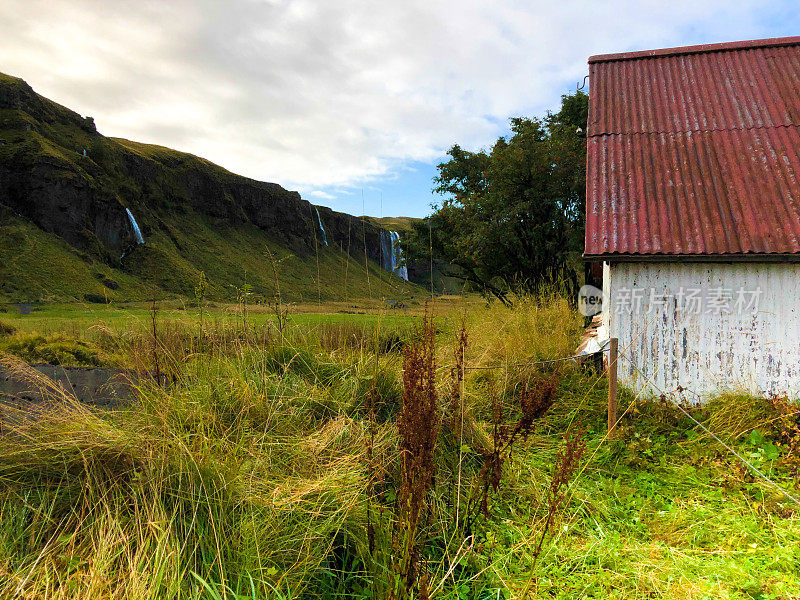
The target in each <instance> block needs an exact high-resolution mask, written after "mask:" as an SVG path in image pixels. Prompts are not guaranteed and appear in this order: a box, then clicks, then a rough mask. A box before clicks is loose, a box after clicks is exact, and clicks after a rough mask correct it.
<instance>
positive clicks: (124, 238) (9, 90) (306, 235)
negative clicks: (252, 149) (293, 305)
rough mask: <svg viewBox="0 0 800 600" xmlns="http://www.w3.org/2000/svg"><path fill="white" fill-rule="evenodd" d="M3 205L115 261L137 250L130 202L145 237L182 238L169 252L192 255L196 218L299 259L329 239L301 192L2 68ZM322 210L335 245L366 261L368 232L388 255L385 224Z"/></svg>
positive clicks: (371, 248) (372, 250) (373, 246)
mask: <svg viewBox="0 0 800 600" xmlns="http://www.w3.org/2000/svg"><path fill="white" fill-rule="evenodd" d="M0 208H2V209H4V210H6V211H8V210H10V211H12V212H13V213H14V214H16V215H18V216H19V217H22V218H24V219H27V220H29V221H30V222H31V223H33V224H34V225H35V226H37V227H39V228H41V229H42V230H43V231H45V232H47V233H49V234H53V235H55V236H58V238H60V239H62V240H64V241H65V242H66V243H67V244H69V245H70V246H72V247H73V248H74V249H76V250H77V251H78V252H79V253H81V255H82V256H85V257H87V258H88V260H90V261H92V260H97V261H100V262H102V263H104V264H106V265H108V266H110V267H114V268H119V267H120V265H121V263H120V261H121V257H122V256H123V254H126V255H127V254H128V253H131V252H133V251H135V250H136V240H135V237H134V231H133V228H132V226H131V224H130V222H129V219H128V216H127V213H126V208H128V209H130V211H131V212H132V214H133V215H135V218H136V220H137V222H138V224H139V226H140V228H141V230H142V233H143V234H144V237H145V239H148V240H150V239H155V240H157V239H165V240H167V241H166V242H165V243H167V244H171V246H174V247H171V248H170V249H169V251H167V250H165V251H164V253H162V254H165V255H167V254H169V255H170V260H173V261H178V260H179V259H181V260H187V261H191V260H192V259H193V257H192V256H188V255H187V254H186V252H187V248H188V247H189V246H191V245H192V240H190V239H189V238H191V237H192V236H193V235H195V233H196V232H193V231H192V226H191V225H190V226H189V230H188V231H187V226H186V224H187V223H198V224H200V223H202V224H203V226H209V227H211V228H214V227H217V226H220V225H222V226H233V227H236V226H248V227H254V228H257V229H258V230H260V231H261V232H263V234H264V235H265V239H268V240H269V241H270V242H275V243H277V244H279V245H280V246H281V247H284V248H286V249H287V251H289V252H291V253H293V254H295V255H297V256H300V257H303V256H308V255H309V254H311V253H314V252H315V251H317V250H319V246H321V245H322V242H321V236H320V231H319V225H318V222H317V217H316V213H315V211H314V206H312V205H311V204H310V203H309V202H307V201H305V200H303V199H302V198H301V197H300V195H299V194H298V193H297V192H292V191H288V190H286V189H284V188H282V187H281V186H280V185H277V184H275V183H265V182H260V181H255V180H252V179H248V178H246V177H240V176H238V175H235V174H233V173H230V172H229V171H226V170H225V169H223V168H221V167H219V166H217V165H214V164H212V163H210V162H208V161H206V160H204V159H202V158H198V157H196V156H192V155H190V154H186V153H182V152H177V151H175V150H171V149H168V148H163V147H160V146H153V145H148V144H141V143H137V142H132V141H129V140H123V139H117V138H108V137H105V136H103V135H101V134H100V133H98V131H97V129H96V128H95V124H94V121H93V120H92V119H91V118H88V117H87V118H84V117H81V116H80V115H78V114H77V113H75V112H73V111H71V110H69V109H67V108H65V107H63V106H61V105H59V104H56V103H55V102H52V101H50V100H48V99H46V98H43V97H41V96H39V95H38V94H36V93H35V92H34V91H33V90H32V89H31V87H30V86H29V85H28V84H26V83H25V82H24V81H22V80H21V79H17V78H14V77H9V76H6V75H2V74H0ZM319 214H320V218H321V219H322V222H323V226H324V227H325V229H326V233H327V238H328V242H329V245H330V247H337V248H339V249H341V250H343V251H344V252H347V251H348V248H349V255H350V256H351V257H353V260H357V259H360V260H361V261H362V264H363V257H364V241H365V240H366V250H367V255H368V256H369V258H371V259H372V260H374V261H379V260H380V242H379V237H380V229H379V228H378V227H376V226H375V225H374V224H373V223H371V222H368V221H367V222H362V220H360V219H358V218H356V217H353V216H351V215H346V214H343V213H338V212H335V211H332V210H330V209H328V208H324V207H319ZM178 223H181V225H180V226H179V225H177V224H178ZM198 227H200V226H199V225H198ZM198 231H199V229H198ZM348 232H349V235H348ZM197 235H199V233H198V234H197ZM315 236H316V238H317V245H316V246H315ZM195 237H196V236H195ZM195 241H196V240H195ZM173 250H175V251H176V252H177V254H178V255H180V256H179V257H177V258H176V257H174V256H172V254H171V253H172V251H173ZM341 250H340V251H341ZM140 252H144V250H142V251H140ZM126 260H127V259H126ZM122 268H125V267H124V264H123V267H122ZM174 291H181V290H174Z"/></svg>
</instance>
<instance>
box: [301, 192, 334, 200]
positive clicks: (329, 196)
mask: <svg viewBox="0 0 800 600" xmlns="http://www.w3.org/2000/svg"><path fill="white" fill-rule="evenodd" d="M303 196H305V197H307V198H318V199H320V200H332V199H333V198H335V197H336V196H334V195H333V194H329V193H328V192H323V191H322V190H311V191H310V192H303Z"/></svg>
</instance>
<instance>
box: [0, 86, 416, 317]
mask: <svg viewBox="0 0 800 600" xmlns="http://www.w3.org/2000/svg"><path fill="white" fill-rule="evenodd" d="M0 85H2V86H10V87H14V86H17V87H18V86H21V85H23V84H22V81H21V80H19V79H16V78H13V77H9V76H7V75H3V74H0ZM40 100H41V101H42V103H43V107H44V108H42V109H40V110H43V111H44V113H45V115H46V116H45V117H42V120H37V119H35V118H34V117H32V116H31V115H29V114H27V113H26V112H24V111H20V110H0V162H3V163H8V164H16V165H25V166H26V168H30V166H32V165H36V164H41V163H46V164H48V165H49V166H50V167H54V168H55V169H56V170H55V173H56V176H57V177H60V178H63V179H64V180H65V181H68V180H71V179H75V178H79V179H80V180H81V181H83V182H85V185H88V186H90V187H92V188H93V189H95V190H96V191H97V193H98V194H100V195H102V196H103V197H107V198H115V199H116V200H117V201H119V202H121V203H126V204H128V203H129V201H128V200H125V201H123V199H136V200H135V205H133V210H134V213H135V214H136V217H137V220H138V221H139V222H140V225H142V226H143V227H144V226H145V225H148V226H149V229H150V230H151V231H152V232H153V233H152V235H148V236H147V238H148V239H147V244H146V245H145V246H140V247H137V248H136V249H134V250H133V251H132V252H131V253H129V254H128V255H127V256H126V257H125V259H124V261H123V262H122V263H121V264H120V263H119V262H118V257H116V256H114V257H110V256H105V257H104V256H103V254H102V252H100V251H99V252H98V253H96V254H95V255H94V256H88V255H86V254H85V253H77V252H75V251H74V249H72V248H71V247H70V246H69V245H68V244H66V243H64V241H63V240H61V239H59V238H58V237H57V236H54V235H52V234H48V233H46V232H44V231H41V230H39V229H38V228H37V227H36V226H35V225H34V224H33V223H31V222H29V221H27V220H25V219H24V218H22V217H19V216H16V215H14V214H12V213H11V211H9V210H3V209H2V207H1V206H0V301H38V300H59V301H69V300H73V299H79V300H82V299H83V298H84V297H85V296H86V295H87V294H97V295H100V296H107V297H108V298H109V299H111V300H139V299H144V298H149V297H152V296H153V294H154V293H155V294H156V295H158V296H160V297H170V296H171V297H175V296H180V295H182V296H188V297H192V296H193V293H194V288H195V285H196V284H197V281H198V279H199V275H200V272H201V271H204V272H205V273H206V276H207V277H208V278H209V280H210V289H209V295H210V296H211V297H214V298H219V299H232V298H235V296H236V292H235V288H241V287H242V286H243V285H244V284H245V283H247V284H250V285H251V286H252V288H253V292H254V293H257V294H260V295H262V296H264V297H266V298H270V299H271V298H272V296H273V295H274V292H275V276H274V272H273V269H272V267H271V265H270V263H269V261H268V260H267V259H266V257H265V253H266V249H267V248H269V249H270V250H271V251H272V253H273V254H274V255H275V256H276V257H277V258H280V257H285V256H286V255H287V254H289V252H288V251H287V250H286V249H285V247H284V246H283V245H282V244H281V243H280V242H278V241H276V240H275V239H271V238H270V237H269V236H268V235H266V234H265V233H264V232H263V231H261V230H260V229H258V228H257V227H255V226H251V225H242V226H239V225H236V226H234V225H232V224H231V223H230V222H228V221H225V220H221V219H211V218H209V217H207V216H205V215H202V214H199V213H197V212H194V211H192V210H191V208H189V206H190V198H189V197H187V196H186V195H185V194H186V193H187V192H186V191H185V187H184V186H183V185H182V181H181V180H182V178H183V177H184V176H185V173H186V172H187V171H191V172H200V173H202V174H203V175H204V176H205V177H207V178H208V179H210V180H219V179H225V178H229V177H231V176H232V175H231V174H230V173H229V172H228V171H226V170H225V169H223V168H221V167H219V166H217V165H214V164H213V163H210V162H209V161H207V160H205V159H202V158H198V157H195V156H193V155H190V154H187V153H183V152H178V151H176V150H172V149H169V148H165V147H162V146H156V145H151V144H142V143H138V142H133V141H130V140H124V139H117V138H106V137H102V136H96V135H91V134H89V133H87V132H86V131H85V130H83V129H81V128H80V127H79V126H78V125H77V124H76V120H78V121H79V120H80V118H79V117H78V115H75V114H74V113H71V111H68V110H67V109H65V108H64V107H61V106H60V105H58V104H56V103H53V102H51V101H49V100H47V99H44V98H41V99H40ZM83 149H87V154H88V156H83V155H82V150H83ZM130 154H133V155H135V156H136V157H138V160H144V161H153V163H154V165H153V168H154V171H155V172H157V173H158V175H157V178H156V179H155V180H153V181H150V182H147V183H146V184H145V185H146V187H145V188H141V187H139V186H138V185H137V184H135V182H134V181H133V180H132V179H131V178H129V177H128V176H127V175H126V174H125V165H126V164H127V163H126V160H125V157H126V155H130ZM0 200H1V199H0ZM317 250H318V255H319V257H318V258H317V253H316V252H312V253H310V254H306V255H304V256H295V257H293V258H291V259H288V260H286V261H283V262H282V263H281V268H280V269H281V273H280V280H281V288H282V289H281V292H282V294H283V295H284V297H285V298H286V299H289V300H292V301H304V300H305V301H308V300H312V299H313V300H317V299H318V298H321V299H322V300H340V299H342V300H343V299H347V298H353V297H359V298H361V297H364V298H366V297H370V296H371V297H374V298H393V299H396V298H407V297H408V296H409V295H411V294H414V293H415V292H418V291H419V290H418V288H416V287H415V286H413V285H409V284H407V283H403V282H401V281H400V280H399V279H398V278H397V277H395V276H390V275H389V274H388V273H386V272H384V271H381V270H380V269H379V268H378V267H377V266H376V265H375V264H372V263H370V265H369V267H368V269H367V268H365V265H364V261H361V260H358V259H357V258H352V257H347V256H346V255H345V253H343V252H341V251H340V250H339V249H336V248H333V247H331V248H328V247H325V246H324V245H322V243H321V241H320V244H319V247H318V248H317ZM104 263H105V264H104ZM318 263H319V269H317V264H318ZM368 272H369V274H368ZM97 273H102V274H103V275H105V276H106V277H107V278H109V279H111V280H113V281H115V282H117V283H118V284H119V288H118V289H117V290H113V289H110V288H109V287H107V286H104V285H103V284H102V283H100V281H99V280H98V279H97V278H96V274H97ZM318 273H319V277H318V276H317V274H318ZM345 280H346V282H347V289H345V285H344V284H345Z"/></svg>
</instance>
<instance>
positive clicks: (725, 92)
mask: <svg viewBox="0 0 800 600" xmlns="http://www.w3.org/2000/svg"><path fill="white" fill-rule="evenodd" d="M798 54H800V48H796V47H792V48H777V49H776V48H769V49H757V50H753V51H748V52H740V53H738V54H737V53H724V54H711V55H705V56H702V57H693V56H683V55H681V56H676V57H669V58H667V59H661V60H652V59H650V60H640V61H626V62H624V63H609V64H600V65H591V66H590V77H591V79H592V82H593V86H594V87H593V88H592V89H591V95H592V97H593V98H592V100H593V101H592V104H593V105H594V107H595V108H596V110H593V112H592V118H591V119H590V128H589V129H590V135H597V134H600V133H616V132H620V133H629V132H630V133H633V132H644V131H649V132H657V131H673V130H682V129H684V130H709V129H712V130H713V129H733V128H736V129H739V128H748V127H761V126H779V125H796V124H800V110H798V106H800V103H798V94H800V90H798V88H800V62H799V61H798ZM775 61H778V62H780V63H781V67H780V68H779V67H778V66H777V65H774V64H773V63H774V62H775ZM770 65H771V66H770ZM595 84H598V85H595ZM671 90H679V94H680V100H679V101H677V102H676V101H675V100H676V98H675V97H673V96H672V95H671V94H669V91H671ZM642 102H644V103H645V104H646V106H647V108H646V109H644V108H643V107H642ZM709 107H713V108H712V110H709Z"/></svg>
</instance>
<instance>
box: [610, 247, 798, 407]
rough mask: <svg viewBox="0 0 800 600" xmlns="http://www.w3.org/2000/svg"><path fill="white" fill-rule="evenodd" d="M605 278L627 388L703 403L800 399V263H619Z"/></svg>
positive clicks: (614, 265) (612, 333)
mask: <svg viewBox="0 0 800 600" xmlns="http://www.w3.org/2000/svg"><path fill="white" fill-rule="evenodd" d="M605 274H606V280H605V281H604V291H606V292H607V293H608V294H609V302H608V304H607V305H606V306H608V312H607V315H606V316H607V317H608V319H609V321H610V322H609V326H610V333H611V335H612V336H616V337H617V338H619V351H620V354H622V355H623V357H622V358H621V359H620V363H619V379H620V382H621V383H623V384H624V385H626V386H628V387H630V388H632V389H634V390H636V391H638V390H640V389H643V388H645V389H646V391H648V392H649V393H654V394H658V393H660V392H659V391H658V390H659V389H661V390H664V391H667V392H671V391H674V390H676V388H677V387H678V386H681V387H682V388H684V389H687V390H690V391H691V392H694V393H696V394H698V395H699V396H695V395H694V394H691V393H690V394H688V395H687V396H686V397H687V399H690V400H694V401H697V399H698V398H699V397H707V396H708V395H710V394H714V393H718V392H721V391H726V390H742V391H747V392H750V393H755V394H773V393H784V392H785V393H788V394H790V395H792V396H795V397H800V297H799V296H800V286H798V283H800V264H793V263H749V262H740V263H730V264H726V263H679V262H620V263H615V264H613V265H611V267H610V269H608V271H606V273H605ZM633 290H637V291H636V292H633ZM694 290H699V292H695V291H694ZM698 297H699V298H700V300H699V301H698ZM754 300H755V305H753V304H754V302H753V301H754ZM698 304H700V309H699V310H697V305H698ZM746 304H747V306H746ZM637 369H638V370H637ZM648 382H649V383H648Z"/></svg>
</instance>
